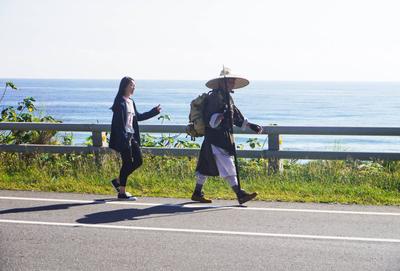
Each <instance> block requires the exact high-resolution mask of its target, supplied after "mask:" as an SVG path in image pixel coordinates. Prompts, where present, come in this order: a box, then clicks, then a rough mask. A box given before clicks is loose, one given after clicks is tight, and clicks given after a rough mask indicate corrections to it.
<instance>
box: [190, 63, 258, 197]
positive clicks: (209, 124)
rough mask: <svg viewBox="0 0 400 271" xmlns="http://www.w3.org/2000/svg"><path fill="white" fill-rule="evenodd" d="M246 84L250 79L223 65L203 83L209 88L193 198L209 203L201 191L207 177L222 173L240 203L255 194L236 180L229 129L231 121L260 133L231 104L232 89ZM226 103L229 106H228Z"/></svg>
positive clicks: (233, 148)
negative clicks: (245, 189)
mask: <svg viewBox="0 0 400 271" xmlns="http://www.w3.org/2000/svg"><path fill="white" fill-rule="evenodd" d="M248 84H249V80H247V79H245V78H242V77H240V76H236V75H233V74H231V71H230V69H229V68H226V67H224V68H223V70H222V71H221V74H220V76H219V77H217V78H214V79H211V80H209V81H208V82H207V83H206V86H207V87H208V88H210V89H212V91H211V92H210V93H209V95H208V97H207V98H206V99H205V101H204V107H203V110H204V111H203V120H204V122H205V125H206V128H205V136H204V141H203V144H202V146H201V150H200V156H199V159H198V163H197V168H196V187H195V190H194V192H193V195H192V200H193V201H199V202H202V203H211V202H212V201H211V200H210V199H207V198H205V197H204V194H203V192H202V188H203V184H204V183H205V181H206V179H207V176H221V177H222V178H224V179H225V180H227V181H228V182H229V184H230V185H231V187H232V189H233V191H234V192H235V193H236V196H237V199H238V201H239V203H240V204H242V203H245V202H247V201H249V200H252V199H254V198H255V197H256V196H257V193H255V192H254V193H247V192H246V191H244V190H242V189H241V188H240V184H239V183H238V178H237V172H236V167H235V160H234V154H235V151H236V150H235V147H234V146H235V145H234V138H233V134H232V129H231V125H232V124H234V125H235V126H238V127H241V128H242V129H245V128H246V127H248V128H250V129H251V130H253V131H255V132H256V133H261V132H262V127H261V126H259V125H256V124H253V123H250V122H248V120H247V119H246V118H244V117H243V115H242V113H241V112H240V111H239V109H238V108H237V107H236V106H235V105H234V104H233V100H232V97H231V95H230V93H233V89H238V88H243V87H245V86H247V85H248ZM228 97H229V101H228ZM229 102H230V105H231V107H229ZM230 108H231V109H230ZM229 109H230V110H229ZM229 114H231V115H229Z"/></svg>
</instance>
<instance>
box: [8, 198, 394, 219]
mask: <svg viewBox="0 0 400 271" xmlns="http://www.w3.org/2000/svg"><path fill="white" fill-rule="evenodd" d="M0 200H24V201H44V202H65V203H88V204H95V203H98V204H115V205H132V206H172V207H182V208H202V207H203V208H204V207H207V208H210V209H213V208H214V209H227V210H230V209H233V210H243V211H270V212H298V213H322V214H344V215H372V216H400V212H398V213H396V212H394V213H393V212H362V211H343V210H321V209H297V208H267V207H235V206H215V205H207V204H187V205H179V204H168V203H165V204H162V203H149V202H130V201H117V200H116V201H114V200H104V201H103V200H74V199H52V198H27V197H0Z"/></svg>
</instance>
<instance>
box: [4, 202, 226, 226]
mask: <svg viewBox="0 0 400 271" xmlns="http://www.w3.org/2000/svg"><path fill="white" fill-rule="evenodd" d="M110 201H113V199H96V200H94V201H91V202H82V203H61V204H51V205H44V206H34V207H25V208H12V209H6V210H0V215H2V214H13V213H31V212H45V211H57V210H66V209H69V208H71V207H80V206H87V205H96V204H105V203H107V202H110ZM190 204H196V202H184V203H180V204H162V205H156V206H152V207H149V208H144V209H140V208H139V209H135V208H132V209H131V208H125V209H119V210H112V211H105V212H98V213H92V214H87V215H85V217H84V218H80V219H78V220H76V222H78V223H87V224H98V223H111V222H118V221H124V220H141V219H151V218H160V217H166V216H177V215H184V214H193V213H196V212H198V211H202V212H204V211H219V210H223V209H224V208H223V207H216V206H204V207H203V206H201V207H190V206H188V205H190Z"/></svg>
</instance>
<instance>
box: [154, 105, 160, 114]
mask: <svg viewBox="0 0 400 271" xmlns="http://www.w3.org/2000/svg"><path fill="white" fill-rule="evenodd" d="M153 110H155V111H156V112H157V113H158V114H159V113H160V112H161V110H162V108H161V105H157V106H155V107H153Z"/></svg>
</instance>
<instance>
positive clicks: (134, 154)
mask: <svg viewBox="0 0 400 271" xmlns="http://www.w3.org/2000/svg"><path fill="white" fill-rule="evenodd" d="M130 142H131V144H130V147H129V149H126V150H123V151H122V152H121V158H122V167H121V170H120V172H119V183H120V185H121V186H126V181H127V179H128V176H129V175H130V174H131V173H132V172H133V171H135V170H136V169H137V168H138V167H140V166H141V165H142V164H143V158H142V152H141V150H140V147H139V144H138V143H137V142H136V140H135V139H133V138H132V139H131V140H130Z"/></svg>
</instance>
